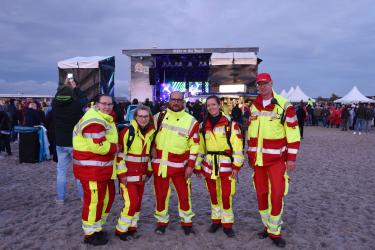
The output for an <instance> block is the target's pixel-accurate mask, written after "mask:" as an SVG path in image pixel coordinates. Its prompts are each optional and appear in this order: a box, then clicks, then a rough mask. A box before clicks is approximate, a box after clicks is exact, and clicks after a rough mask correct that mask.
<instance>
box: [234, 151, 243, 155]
mask: <svg viewBox="0 0 375 250" xmlns="http://www.w3.org/2000/svg"><path fill="white" fill-rule="evenodd" d="M233 154H234V155H242V154H243V152H242V151H234V152H233Z"/></svg>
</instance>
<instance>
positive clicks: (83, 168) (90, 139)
mask: <svg viewBox="0 0 375 250" xmlns="http://www.w3.org/2000/svg"><path fill="white" fill-rule="evenodd" d="M112 111H113V102H112V97H111V96H107V95H102V96H100V97H99V98H98V101H97V102H96V104H95V106H94V107H92V108H90V109H89V110H88V111H87V112H86V113H85V115H84V116H83V117H82V118H81V119H80V120H79V122H78V123H77V124H76V126H75V127H74V130H73V171H74V176H75V177H76V178H77V179H79V180H80V181H81V183H82V187H83V206H82V229H83V231H84V234H85V236H84V242H85V243H86V244H91V245H105V244H107V242H108V238H107V235H106V233H105V232H103V225H104V224H105V222H106V220H107V217H108V214H109V211H110V210H111V206H112V203H113V200H114V197H115V185H114V178H115V177H116V171H115V165H116V162H115V157H116V154H117V149H118V145H117V144H118V134H117V128H116V124H115V123H114V120H113V117H112V115H111V113H112Z"/></svg>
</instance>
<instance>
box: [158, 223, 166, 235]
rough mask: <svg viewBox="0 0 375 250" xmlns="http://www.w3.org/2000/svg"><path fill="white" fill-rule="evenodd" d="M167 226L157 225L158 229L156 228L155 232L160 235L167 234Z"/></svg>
mask: <svg viewBox="0 0 375 250" xmlns="http://www.w3.org/2000/svg"><path fill="white" fill-rule="evenodd" d="M166 228H167V226H161V225H159V226H157V227H156V229H155V233H156V234H159V235H162V234H165V229H166Z"/></svg>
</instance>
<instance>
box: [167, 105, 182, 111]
mask: <svg viewBox="0 0 375 250" xmlns="http://www.w3.org/2000/svg"><path fill="white" fill-rule="evenodd" d="M168 108H169V109H170V110H172V111H174V112H180V111H181V110H183V109H184V106H182V107H181V108H178V109H177V110H174V109H173V106H172V104H169V105H168Z"/></svg>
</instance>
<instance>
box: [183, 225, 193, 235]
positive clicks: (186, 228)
mask: <svg viewBox="0 0 375 250" xmlns="http://www.w3.org/2000/svg"><path fill="white" fill-rule="evenodd" d="M182 229H183V230H184V234H185V235H190V234H195V231H194V230H193V227H191V226H182Z"/></svg>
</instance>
